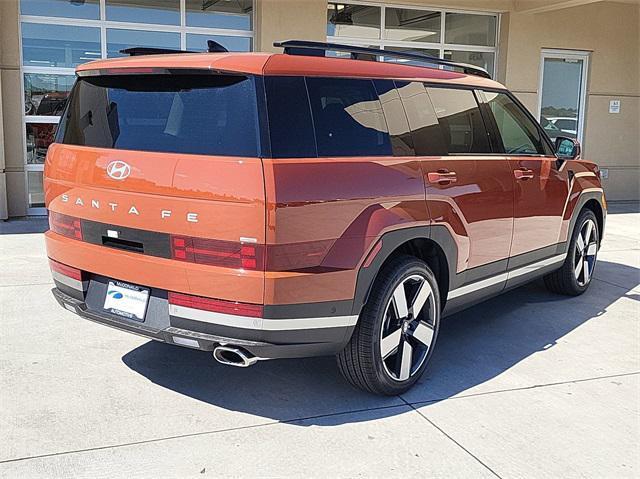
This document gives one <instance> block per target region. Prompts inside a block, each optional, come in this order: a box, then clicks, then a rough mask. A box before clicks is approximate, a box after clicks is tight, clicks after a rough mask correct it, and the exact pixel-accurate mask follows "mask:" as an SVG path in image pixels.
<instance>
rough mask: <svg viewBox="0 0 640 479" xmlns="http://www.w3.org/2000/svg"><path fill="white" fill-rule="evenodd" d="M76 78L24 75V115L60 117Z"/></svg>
mask: <svg viewBox="0 0 640 479" xmlns="http://www.w3.org/2000/svg"><path fill="white" fill-rule="evenodd" d="M74 80H75V77H74V76H72V75H50V74H45V73H26V74H25V75H24V114H25V115H41V116H60V115H61V114H62V110H63V109H64V106H65V104H66V102H67V97H68V96H69V91H71V87H72V86H73V82H74Z"/></svg>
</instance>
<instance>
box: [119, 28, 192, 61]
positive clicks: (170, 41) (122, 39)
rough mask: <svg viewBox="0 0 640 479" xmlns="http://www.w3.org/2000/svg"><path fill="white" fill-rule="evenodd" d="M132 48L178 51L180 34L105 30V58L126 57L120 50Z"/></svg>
mask: <svg viewBox="0 0 640 479" xmlns="http://www.w3.org/2000/svg"><path fill="white" fill-rule="evenodd" d="M132 47H158V48H172V49H174V50H179V49H180V34H179V33H173V32H148V31H143V30H122V29H119V28H108V29H107V57H108V58H115V57H122V56H126V55H125V54H124V53H120V50H124V49H125V48H132Z"/></svg>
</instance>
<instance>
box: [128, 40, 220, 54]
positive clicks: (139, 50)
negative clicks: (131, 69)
mask: <svg viewBox="0 0 640 479" xmlns="http://www.w3.org/2000/svg"><path fill="white" fill-rule="evenodd" d="M207 51H208V52H209V53H220V52H228V51H229V50H227V49H226V48H225V47H223V46H222V45H220V44H219V43H218V42H216V41H213V40H207ZM120 53H124V54H125V55H129V56H132V57H137V56H140V55H171V54H176V53H199V52H194V51H191V50H173V49H171V48H156V47H132V48H125V49H124V50H120Z"/></svg>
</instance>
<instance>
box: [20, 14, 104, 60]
mask: <svg viewBox="0 0 640 479" xmlns="http://www.w3.org/2000/svg"><path fill="white" fill-rule="evenodd" d="M98 58H100V29H99V28H93V27H76V26H70V25H47V24H42V23H23V24H22V62H23V64H24V65H28V66H37V67H45V66H46V67H66V68H73V67H75V66H77V65H79V64H81V63H86V62H88V61H90V60H96V59H98Z"/></svg>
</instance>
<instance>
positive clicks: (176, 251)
mask: <svg viewBox="0 0 640 479" xmlns="http://www.w3.org/2000/svg"><path fill="white" fill-rule="evenodd" d="M171 255H172V257H173V259H177V260H179V261H187V262H189V263H197V264H207V265H212V266H222V267H226V268H242V269H250V270H262V269H264V247H263V246H262V245H258V244H253V243H241V242H238V243H236V242H233V241H221V240H214V239H207V238H192V237H189V236H172V237H171Z"/></svg>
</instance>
